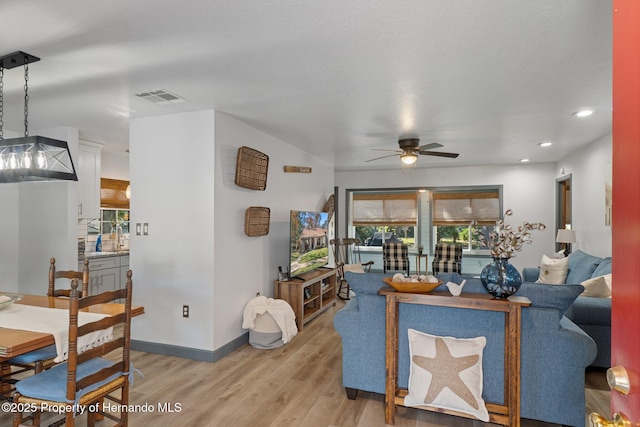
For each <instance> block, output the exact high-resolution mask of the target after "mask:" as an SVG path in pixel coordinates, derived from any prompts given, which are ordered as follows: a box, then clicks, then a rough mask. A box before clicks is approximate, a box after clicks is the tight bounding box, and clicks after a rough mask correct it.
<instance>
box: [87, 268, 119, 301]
mask: <svg viewBox="0 0 640 427" xmlns="http://www.w3.org/2000/svg"><path fill="white" fill-rule="evenodd" d="M90 276H91V277H90V278H89V295H97V294H100V293H102V292H106V291H115V290H116V288H119V287H120V286H119V285H120V268H118V267H116V268H106V269H104V270H98V271H96V272H95V273H91V274H90Z"/></svg>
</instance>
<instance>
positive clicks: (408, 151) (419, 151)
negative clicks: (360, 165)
mask: <svg viewBox="0 0 640 427" xmlns="http://www.w3.org/2000/svg"><path fill="white" fill-rule="evenodd" d="M419 144H420V140H419V139H418V138H402V139H399V140H398V146H399V148H400V150H386V149H375V148H373V149H372V150H376V151H393V152H394V153H395V154H389V155H386V156H382V157H376V158H375V159H369V160H365V161H366V162H372V161H374V160H380V159H384V158H387V157H393V156H400V160H401V161H402V163H403V164H405V165H413V164H415V163H416V162H417V160H418V155H422V156H437V157H448V158H450V159H455V158H456V157H458V155H459V154H458V153H445V152H441V151H429V150H431V149H433V148H440V147H442V144H438V143H437V142H432V143H430V144H425V145H422V146H421V145H419Z"/></svg>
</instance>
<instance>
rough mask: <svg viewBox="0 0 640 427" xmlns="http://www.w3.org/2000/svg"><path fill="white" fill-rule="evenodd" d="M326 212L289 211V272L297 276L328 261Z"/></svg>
mask: <svg viewBox="0 0 640 427" xmlns="http://www.w3.org/2000/svg"><path fill="white" fill-rule="evenodd" d="M328 223H329V214H328V213H327V212H304V211H291V222H290V227H291V234H290V242H289V259H290V265H289V272H290V275H291V277H295V276H299V275H301V274H304V273H307V272H309V271H312V270H315V269H316V268H319V267H322V266H325V265H327V263H328V262H329V248H328V241H327V227H328Z"/></svg>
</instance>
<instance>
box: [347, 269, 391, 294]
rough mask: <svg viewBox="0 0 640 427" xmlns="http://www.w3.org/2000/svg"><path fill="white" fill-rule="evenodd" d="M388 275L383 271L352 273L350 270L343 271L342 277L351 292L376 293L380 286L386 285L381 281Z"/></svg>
mask: <svg viewBox="0 0 640 427" xmlns="http://www.w3.org/2000/svg"><path fill="white" fill-rule="evenodd" d="M385 277H389V275H388V274H384V273H364V274H362V273H353V272H351V271H345V272H344V278H345V280H346V281H347V282H349V286H350V287H351V289H353V292H355V293H356V295H358V294H374V295H375V294H377V293H378V291H379V290H380V288H384V287H385V286H387V284H386V283H384V282H383V281H382V279H383V278H385Z"/></svg>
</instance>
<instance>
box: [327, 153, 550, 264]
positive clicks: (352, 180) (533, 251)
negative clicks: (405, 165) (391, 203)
mask: <svg viewBox="0 0 640 427" xmlns="http://www.w3.org/2000/svg"><path fill="white" fill-rule="evenodd" d="M555 173H556V168H555V165H554V164H529V165H514V166H486V167H485V166H482V167H479V166H478V167H458V168H452V167H450V168H426V169H419V168H417V169H414V170H405V171H404V172H403V171H402V170H401V169H400V166H398V169H397V170H378V171H336V172H335V182H336V185H337V186H338V187H339V194H340V196H339V199H340V200H339V219H338V221H339V224H338V227H339V230H340V231H339V234H340V235H341V236H343V235H345V231H344V230H345V205H346V202H345V189H365V188H402V187H421V186H424V187H449V186H475V185H502V186H503V206H504V209H505V210H506V209H511V210H513V215H512V216H511V217H509V218H508V221H507V222H508V223H509V224H512V225H515V226H517V225H520V224H522V222H524V221H528V222H542V223H544V224H545V225H547V229H546V230H545V231H542V232H540V231H535V232H533V243H532V244H531V245H527V246H525V247H524V249H523V250H522V251H521V252H518V253H517V256H516V257H514V258H512V260H511V261H512V263H513V264H514V265H515V266H516V268H518V269H519V270H522V268H523V267H532V266H537V265H538V264H539V263H540V258H541V257H542V254H550V253H553V251H554V247H555V242H554V240H555V230H554V228H555Z"/></svg>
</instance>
